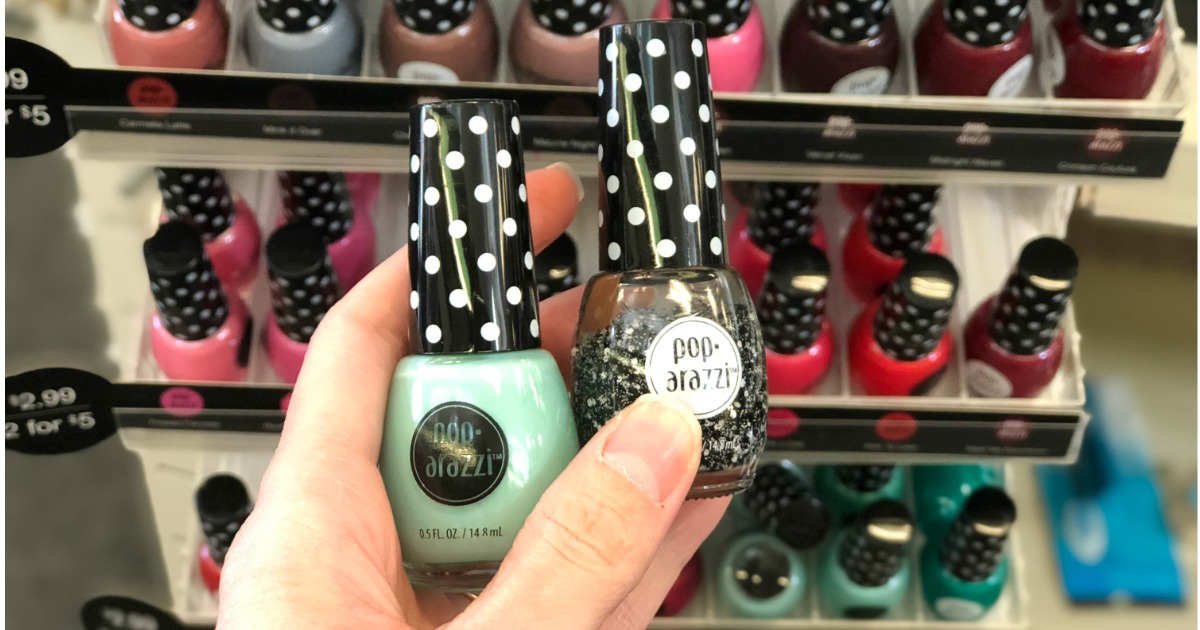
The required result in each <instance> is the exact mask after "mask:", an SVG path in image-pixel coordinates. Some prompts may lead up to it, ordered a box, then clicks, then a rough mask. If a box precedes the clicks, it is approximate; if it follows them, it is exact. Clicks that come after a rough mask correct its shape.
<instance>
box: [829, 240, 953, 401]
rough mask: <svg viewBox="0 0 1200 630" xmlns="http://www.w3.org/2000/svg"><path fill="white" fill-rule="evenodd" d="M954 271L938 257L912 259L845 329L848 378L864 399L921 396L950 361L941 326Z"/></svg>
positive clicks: (950, 300) (949, 304)
mask: <svg viewBox="0 0 1200 630" xmlns="http://www.w3.org/2000/svg"><path fill="white" fill-rule="evenodd" d="M957 291H958V272H957V271H955V269H954V265H953V264H952V263H951V262H950V261H949V260H946V259H945V258H943V257H941V256H938V255H937V254H914V255H913V256H911V257H909V259H908V262H906V263H904V268H903V269H901V270H900V275H899V277H897V278H896V281H895V282H893V283H892V285H891V287H890V288H889V289H888V290H887V292H886V293H884V294H883V295H882V296H880V297H879V298H877V299H876V300H875V301H874V302H872V303H871V304H870V305H868V306H867V308H866V309H865V310H863V312H862V313H860V314H859V316H858V319H857V320H855V322H854V327H853V328H852V329H851V330H850V338H849V344H850V346H849V352H848V357H849V361H850V377H851V379H852V380H853V381H854V383H855V385H856V386H857V387H859V388H860V389H862V391H864V392H865V393H866V394H867V395H869V396H920V395H922V394H924V393H926V392H928V391H929V390H930V389H932V388H933V386H934V385H936V384H937V382H938V379H940V378H941V376H942V373H943V372H944V371H945V369H946V365H947V363H948V362H949V361H950V355H951V347H952V345H953V344H952V342H951V340H950V332H949V331H948V330H946V326H947V324H948V323H949V321H950V309H951V308H953V307H954V295H955V293H957Z"/></svg>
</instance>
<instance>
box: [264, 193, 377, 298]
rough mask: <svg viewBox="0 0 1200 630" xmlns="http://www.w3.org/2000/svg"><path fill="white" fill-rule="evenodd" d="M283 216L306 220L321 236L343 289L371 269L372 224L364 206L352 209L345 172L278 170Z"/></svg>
mask: <svg viewBox="0 0 1200 630" xmlns="http://www.w3.org/2000/svg"><path fill="white" fill-rule="evenodd" d="M276 176H277V177H278V178H279V188H280V194H281V196H282V198H283V217H284V219H285V220H286V221H287V222H288V223H306V224H308V225H311V226H313V227H315V228H317V229H318V230H320V231H321V233H322V234H323V235H324V237H325V243H326V244H327V246H328V248H329V258H330V259H332V260H333V269H334V271H336V272H337V278H338V282H339V283H340V286H341V287H342V290H343V291H349V290H350V289H353V288H354V285H356V284H358V281H359V280H362V279H363V276H366V275H367V274H368V273H370V272H371V269H373V268H375V223H374V221H372V220H371V214H370V212H368V211H367V209H366V208H355V207H354V201H353V199H352V198H351V196H350V187H349V186H348V185H347V184H346V175H345V174H343V173H336V172H328V171H279V172H278V173H276Z"/></svg>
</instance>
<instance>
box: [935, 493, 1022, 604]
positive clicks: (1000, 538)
mask: <svg viewBox="0 0 1200 630" xmlns="http://www.w3.org/2000/svg"><path fill="white" fill-rule="evenodd" d="M1016 520H1017V506H1016V505H1015V504H1014V503H1013V501H1012V499H1011V498H1010V497H1009V496H1008V494H1007V493H1005V492H1004V491H1003V490H1001V489H1000V488H994V487H990V486H987V487H983V488H980V489H978V490H976V491H975V492H974V493H973V494H972V495H971V497H970V498H969V499H967V503H966V505H964V506H963V509H962V512H961V513H960V514H959V515H958V518H956V519H955V520H954V524H953V525H951V526H950V530H949V531H948V532H947V533H946V537H945V539H943V540H942V547H941V560H942V566H943V567H945V568H946V570H947V571H949V572H950V573H952V574H953V575H954V576H956V577H957V578H958V579H960V580H962V581H964V582H981V581H983V580H986V579H987V578H989V577H991V575H992V574H993V573H995V572H996V567H998V566H999V565H1000V561H1001V560H1002V559H1003V557H1004V541H1005V540H1006V539H1007V538H1008V532H1009V531H1010V530H1011V529H1012V526H1013V523H1015V522H1016Z"/></svg>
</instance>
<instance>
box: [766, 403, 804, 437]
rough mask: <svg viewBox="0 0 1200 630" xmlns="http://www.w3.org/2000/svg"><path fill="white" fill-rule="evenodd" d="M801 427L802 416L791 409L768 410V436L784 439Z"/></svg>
mask: <svg viewBox="0 0 1200 630" xmlns="http://www.w3.org/2000/svg"><path fill="white" fill-rule="evenodd" d="M799 428H800V416H798V415H796V412H794V411H792V410H791V409H770V410H768V411H767V438H769V439H772V440H782V439H785V438H789V437H791V436H792V434H793V433H795V432H796V430H797V429H799Z"/></svg>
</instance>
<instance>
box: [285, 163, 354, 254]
mask: <svg viewBox="0 0 1200 630" xmlns="http://www.w3.org/2000/svg"><path fill="white" fill-rule="evenodd" d="M277 176H278V177H279V188H280V191H281V194H282V196H283V214H284V216H285V217H287V220H288V222H289V223H292V222H300V223H307V224H309V225H311V226H313V227H315V228H317V229H318V230H320V231H321V233H322V234H323V235H324V236H325V242H327V243H333V242H335V241H337V240H338V239H340V238H342V237H343V236H345V235H346V233H347V232H349V231H350V228H351V226H353V225H354V204H353V203H352V202H351V201H350V191H349V189H347V187H346V176H345V175H344V174H342V173H331V172H328V171H279V172H278V173H277Z"/></svg>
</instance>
